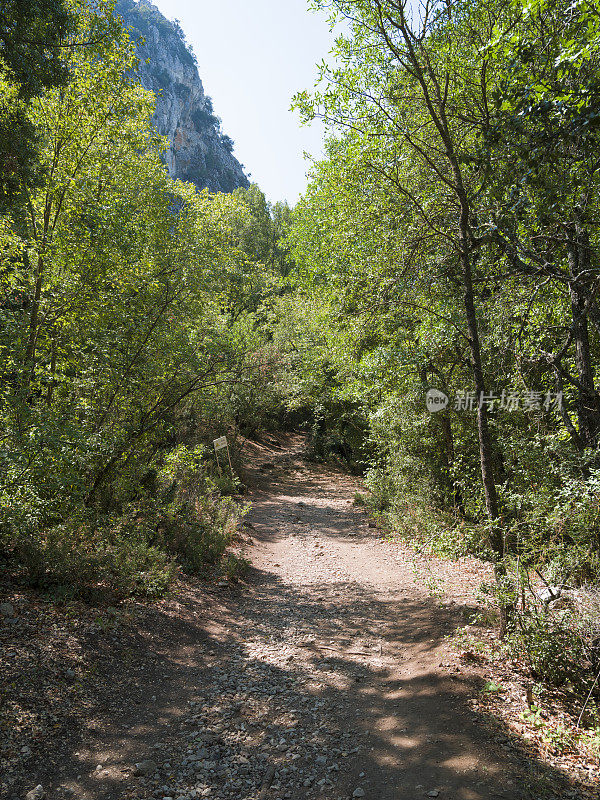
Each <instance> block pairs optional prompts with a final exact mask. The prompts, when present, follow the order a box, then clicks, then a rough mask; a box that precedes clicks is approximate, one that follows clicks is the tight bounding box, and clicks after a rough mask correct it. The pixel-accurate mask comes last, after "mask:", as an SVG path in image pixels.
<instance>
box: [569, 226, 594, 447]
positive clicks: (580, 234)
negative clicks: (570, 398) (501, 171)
mask: <svg viewBox="0 0 600 800" xmlns="http://www.w3.org/2000/svg"><path fill="white" fill-rule="evenodd" d="M567 253H568V260H569V272H570V274H571V278H572V282H571V284H570V286H569V292H570V296H571V314H572V317H573V341H574V342H575V368H576V370H577V378H578V380H579V383H580V385H581V389H580V390H579V397H578V399H577V402H576V410H577V424H578V428H579V437H580V439H581V442H582V444H583V446H584V447H596V445H597V444H598V438H599V433H600V407H599V398H598V394H597V392H596V389H595V387H594V370H593V367H592V358H591V353H590V339H589V330H588V322H587V315H586V298H585V292H584V291H582V280H581V275H582V274H583V275H587V274H589V266H590V244H589V234H588V232H587V230H586V229H585V228H583V227H582V226H580V225H579V224H575V225H573V226H572V227H571V229H570V230H569V242H568V245H567ZM584 281H585V278H584Z"/></svg>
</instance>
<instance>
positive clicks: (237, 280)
mask: <svg viewBox="0 0 600 800" xmlns="http://www.w3.org/2000/svg"><path fill="white" fill-rule="evenodd" d="M70 10H71V11H72V13H74V14H75V15H76V30H75V33H74V36H73V40H72V41H71V42H70V43H67V44H66V45H65V46H64V47H62V50H61V69H62V70H64V74H66V75H68V79H67V80H66V82H65V81H64V79H63V78H61V81H62V82H61V83H60V84H59V85H50V86H47V87H46V88H45V89H44V90H43V92H41V94H39V95H38V94H34V95H32V96H30V97H29V98H19V96H18V91H17V92H16V93H15V92H14V90H13V89H12V88H11V86H10V85H9V84H8V83H7V84H6V87H7V88H6V91H7V92H9V93H10V92H11V91H12V92H13V94H12V95H11V97H14V98H16V101H18V102H20V103H21V106H20V108H21V110H22V112H23V113H24V114H26V119H27V124H28V125H29V126H30V128H31V129H32V130H33V131H34V132H35V136H36V141H37V146H38V159H39V162H40V165H41V170H40V180H39V181H37V182H31V183H29V184H27V183H24V184H22V186H21V191H22V203H21V204H20V205H19V206H18V207H13V208H12V210H11V213H6V214H5V215H4V216H3V217H2V219H1V221H0V354H1V359H2V368H1V369H2V383H1V388H0V431H1V433H0V464H1V467H0V557H4V558H7V559H9V560H10V563H12V564H13V565H16V566H15V569H21V568H22V569H24V570H25V573H26V574H27V575H29V577H30V579H32V580H34V581H36V582H38V583H49V582H53V581H59V582H71V581H74V582H80V583H87V584H90V583H93V582H95V581H98V580H103V581H106V582H108V583H109V584H111V585H112V586H113V588H114V589H115V590H116V591H119V592H127V591H138V590H140V591H146V592H149V593H155V592H159V591H161V590H162V589H164V586H165V585H166V583H168V581H169V580H170V578H171V577H172V575H173V574H174V571H175V567H174V563H175V561H174V559H176V560H178V561H179V563H180V564H181V565H183V566H185V567H190V566H191V567H193V568H198V567H199V565H201V564H202V563H204V562H205V561H215V560H218V557H219V556H220V554H221V553H222V552H223V549H224V547H225V545H226V543H227V541H228V537H230V535H231V533H232V531H233V528H234V523H235V520H236V519H237V518H238V517H239V514H240V509H239V508H238V507H236V506H235V504H232V503H231V501H229V500H219V499H218V493H217V488H218V485H219V481H222V480H223V479H222V478H221V477H220V476H219V475H218V474H217V472H216V467H215V464H214V458H213V457H212V456H211V454H210V451H209V450H208V449H206V448H205V447H204V443H206V442H207V441H210V438H211V435H213V434H215V433H223V432H224V430H226V429H227V426H228V425H230V424H232V423H233V422H234V420H235V419H236V415H238V416H240V415H242V416H243V415H244V414H246V415H247V416H248V417H252V416H253V413H252V410H251V409H252V407H253V404H258V402H259V401H258V399H257V397H256V394H257V393H258V394H259V395H260V399H262V398H263V394H264V392H263V393H261V388H260V387H261V386H264V385H265V384H268V383H269V376H270V375H271V374H272V371H273V366H272V365H273V363H274V361H275V360H276V359H275V358H274V356H273V353H272V352H271V350H272V348H269V347H268V346H266V342H265V336H264V334H263V328H262V327H261V321H260V320H259V319H258V317H257V310H258V308H259V306H260V303H261V302H262V298H263V297H266V295H267V294H268V292H267V285H268V274H267V273H268V272H269V270H271V266H270V264H268V263H267V254H266V253H263V252H262V251H260V252H258V251H257V250H256V249H253V248H252V247H250V246H249V242H253V241H259V240H260V237H261V236H262V226H263V225H267V227H268V226H269V225H270V222H269V220H270V216H269V214H268V208H267V206H266V204H264V197H263V207H262V208H263V210H266V211H267V219H266V220H264V219H263V218H262V217H260V215H259V213H258V212H259V211H260V208H261V207H260V204H259V205H258V206H256V207H255V206H253V205H252V204H251V203H247V202H245V201H244V200H243V199H242V198H239V197H234V196H228V195H210V194H209V193H208V192H203V193H198V192H197V191H196V190H195V188H194V187H193V186H191V185H188V184H184V183H181V182H176V181H173V180H171V179H170V178H169V177H168V176H167V173H166V171H165V168H164V165H163V164H162V162H161V159H160V155H161V152H162V149H163V147H164V143H163V141H162V140H161V139H160V137H159V136H158V135H157V134H156V132H155V131H154V130H153V128H152V125H151V117H152V112H153V103H154V97H153V95H152V94H151V93H150V92H147V91H145V90H144V89H143V88H142V87H141V86H140V85H139V83H138V82H137V80H136V77H135V75H136V71H135V55H134V49H133V45H132V43H131V42H130V39H129V36H128V34H127V33H126V32H125V31H124V30H123V29H122V27H121V26H120V24H119V23H118V20H117V19H116V18H115V17H114V16H113V12H112V8H111V5H110V4H108V3H106V4H105V3H99V4H97V5H95V4H88V3H84V4H81V5H80V6H73V7H70ZM61 74H62V73H61ZM256 192H258V190H256ZM258 194H260V193H259V192H258ZM257 196H258V195H257ZM257 209H258V210H257ZM269 230H270V228H269ZM269 236H271V238H270V239H269V244H270V247H271V249H272V247H273V240H272V235H271V233H270V234H269ZM263 256H264V261H261V260H260V259H261V258H263ZM274 402H275V400H274V399H273V400H269V401H267V402H266V403H265V404H263V405H265V406H266V407H268V408H270V407H271V406H272V405H273V403H274ZM269 403H270V404H271V405H269ZM254 416H256V415H254ZM175 445H178V447H177V448H176V449H175V450H174V451H173V453H172V455H169V452H170V451H171V450H172V449H173V447H174V446H175ZM184 485H185V486H186V487H187V488H186V489H185V491H184V488H183V487H184ZM233 486H234V484H232V485H231V486H225V485H223V487H222V488H230V489H231V488H232V487H233ZM191 487H195V488H193V490H192V488H191ZM19 565H21V566H20V567H19ZM142 573H143V576H145V577H143V576H142V577H140V576H141V575H142ZM140 581H141V583H140Z"/></svg>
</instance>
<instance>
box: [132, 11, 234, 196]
mask: <svg viewBox="0 0 600 800" xmlns="http://www.w3.org/2000/svg"><path fill="white" fill-rule="evenodd" d="M116 11H117V13H118V14H119V15H120V16H121V17H122V18H123V20H124V22H125V24H126V27H127V28H129V29H130V36H131V38H132V39H133V40H134V41H135V42H136V43H137V48H138V55H139V59H140V77H141V81H142V84H143V85H144V86H145V87H146V88H147V89H151V90H152V91H153V92H154V93H155V94H156V96H157V103H156V112H155V115H154V122H155V124H156V127H157V129H158V131H159V132H160V133H161V134H163V135H164V136H166V137H167V138H168V140H169V142H170V145H169V149H168V151H167V153H166V162H167V167H168V169H169V173H170V174H171V175H172V176H173V177H174V178H180V179H181V180H184V181H190V182H191V183H194V184H196V186H198V188H200V189H203V188H205V187H208V188H209V189H210V190H211V191H216V192H231V191H233V189H235V188H237V187H238V186H248V179H247V178H246V176H245V175H244V171H243V169H242V165H241V164H240V163H239V161H238V160H237V159H236V158H235V156H234V155H233V153H232V150H233V142H232V141H231V139H230V138H229V137H228V136H226V135H225V134H224V133H223V132H222V131H221V124H220V120H219V119H218V118H217V117H216V116H215V114H214V110H213V106H212V101H211V99H210V97H208V96H207V95H206V94H205V93H204V87H203V86H202V81H201V80H200V76H199V74H198V69H197V67H196V61H195V58H194V56H193V54H192V53H191V51H190V50H189V49H188V47H187V45H186V43H185V36H184V34H183V31H182V30H181V28H180V27H179V25H178V23H177V22H169V20H167V19H166V18H165V17H164V16H163V15H162V14H161V13H160V11H159V10H158V8H156V6H154V5H152V3H150V2H148V0H139V2H135V0H118V2H117V4H116ZM142 40H143V41H142Z"/></svg>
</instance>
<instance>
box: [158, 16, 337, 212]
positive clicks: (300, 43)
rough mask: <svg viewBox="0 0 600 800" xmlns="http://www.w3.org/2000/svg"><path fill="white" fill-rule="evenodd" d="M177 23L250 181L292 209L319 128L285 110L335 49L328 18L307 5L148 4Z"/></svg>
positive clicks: (318, 145)
mask: <svg viewBox="0 0 600 800" xmlns="http://www.w3.org/2000/svg"><path fill="white" fill-rule="evenodd" d="M153 2H154V4H155V5H156V6H158V8H160V10H161V12H162V13H163V14H164V15H165V16H166V17H168V18H169V19H178V20H179V21H180V23H181V27H182V28H183V30H184V32H185V35H186V37H187V40H188V42H189V43H190V44H191V45H192V47H193V49H194V52H195V54H196V57H197V58H198V70H199V72H200V77H201V79H202V82H203V84H204V89H205V91H206V93H207V94H208V95H210V96H211V97H212V99H213V103H214V108H215V113H216V114H218V116H219V117H221V119H222V120H223V130H224V132H225V133H227V134H228V135H229V136H231V138H232V139H233V140H234V142H235V151H234V152H235V155H236V157H237V158H238V159H239V160H240V161H241V162H242V163H243V164H244V166H245V168H246V172H250V173H251V178H250V179H251V180H252V181H254V182H256V183H258V185H259V186H260V187H261V189H262V190H263V191H264V192H265V194H266V195H267V198H268V199H269V200H271V201H273V202H276V201H277V200H288V202H289V203H290V204H292V205H293V204H294V203H295V202H296V200H297V199H298V196H299V194H301V193H302V192H303V191H304V189H305V187H306V178H305V174H306V171H307V169H308V167H309V164H308V162H307V161H306V160H305V159H304V158H303V151H308V152H309V153H311V154H312V155H316V156H319V155H321V153H322V129H321V126H320V125H319V124H318V123H315V124H313V125H311V126H310V127H306V126H301V125H300V121H299V117H298V114H297V112H291V111H290V110H289V107H290V102H291V98H292V96H293V94H294V93H295V92H296V91H298V90H300V89H309V88H310V87H311V86H312V85H313V84H314V79H315V76H316V67H315V64H316V63H317V62H320V61H321V60H322V59H323V58H327V56H328V53H329V50H330V49H331V46H332V43H333V34H331V33H330V31H329V27H328V24H327V20H326V17H325V16H324V15H323V14H316V13H313V12H309V11H308V9H307V2H306V0H250V1H248V0H212V2H210V0H153Z"/></svg>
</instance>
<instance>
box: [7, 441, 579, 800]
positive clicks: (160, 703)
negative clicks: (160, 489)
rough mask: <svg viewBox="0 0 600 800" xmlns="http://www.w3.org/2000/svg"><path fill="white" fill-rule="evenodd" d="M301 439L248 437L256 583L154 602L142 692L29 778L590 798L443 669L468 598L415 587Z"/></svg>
mask: <svg viewBox="0 0 600 800" xmlns="http://www.w3.org/2000/svg"><path fill="white" fill-rule="evenodd" d="M301 445H302V443H301V440H299V439H297V440H294V441H293V442H292V443H291V445H290V443H289V442H288V446H287V447H286V448H283V447H281V445H280V444H278V443H276V440H273V439H271V440H270V443H268V444H265V445H264V446H262V447H261V446H258V445H248V448H247V452H246V455H247V458H248V459H249V462H250V464H251V466H250V467H249V468H248V470H247V474H246V475H245V479H246V481H247V483H248V484H249V486H250V487H251V493H250V498H249V499H250V500H251V501H252V504H253V509H252V511H251V514H250V516H249V517H248V525H247V527H246V530H247V531H248V533H249V534H250V537H251V539H252V543H251V544H250V542H248V545H247V552H248V555H249V556H250V557H251V559H252V564H253V566H252V570H251V575H250V578H249V582H248V585H247V586H243V587H239V588H232V589H229V588H223V587H216V588H214V589H213V590H212V591H211V590H207V589H206V587H198V586H197V587H192V588H190V589H189V590H188V591H187V594H184V595H183V596H180V597H178V599H177V600H172V601H171V602H170V603H168V604H166V605H165V607H164V608H163V609H161V610H160V611H156V610H152V609H149V610H148V611H147V616H146V618H145V623H144V624H143V625H142V626H141V628H142V631H143V630H144V629H145V630H147V632H148V633H147V639H146V640H145V641H143V642H141V643H139V647H138V649H137V652H138V658H137V659H133V662H131V661H130V662H129V663H128V664H125V665H124V669H125V670H127V671H128V672H130V673H131V675H132V680H131V688H130V691H129V692H128V693H127V694H126V695H123V693H122V689H120V690H119V693H118V696H112V698H110V695H108V696H109V698H110V699H109V700H106V703H110V707H109V708H108V709H107V710H106V713H105V714H104V716H103V715H102V713H100V712H99V713H98V716H97V717H96V718H95V719H94V718H91V719H89V720H87V721H86V724H85V725H84V727H83V729H82V730H81V734H80V741H79V744H78V746H77V750H75V749H74V748H69V746H65V748H63V751H62V752H63V755H62V757H61V758H57V757H56V754H54V756H53V760H54V762H55V763H54V767H53V769H48V768H46V769H44V768H43V767H42V766H40V767H39V768H38V769H37V771H36V768H35V767H34V768H32V771H31V776H30V784H29V787H28V788H31V787H32V786H34V785H35V784H36V783H37V782H41V783H43V784H44V786H45V787H46V788H47V789H48V797H49V798H50V800H55V799H56V800H58V799H59V798H77V800H109V799H113V800H116V798H131V799H132V800H150V798H163V799H164V798H174V799H175V798H177V799H178V800H191V798H196V797H210V798H219V800H224V799H225V798H235V800H288V798H289V799H290V800H303V799H304V798H307V799H308V798H324V799H327V800H334V799H336V798H340V799H342V798H343V799H344V800H345V799H346V798H351V797H365V798H373V800H375V799H377V800H417V798H422V797H439V798H441V800H488V799H490V798H506V800H517V798H532V800H537V799H538V798H551V797H555V798H559V797H571V798H573V797H577V796H578V795H577V793H576V792H571V793H568V792H567V793H565V794H563V792H565V791H566V790H567V789H568V786H567V784H566V782H565V781H564V780H563V779H562V777H561V776H560V775H558V773H556V774H554V773H552V772H551V771H549V770H548V769H547V768H545V767H543V766H542V765H540V764H538V763H537V762H536V761H535V760H534V759H533V758H532V757H530V756H528V755H527V754H526V753H525V752H524V751H520V750H519V747H518V745H516V744H514V743H512V742H510V740H509V739H508V738H507V737H506V736H503V735H501V731H500V732H499V731H498V729H497V728H496V729H494V728H493V727H492V726H490V725H487V724H486V721H485V720H484V719H482V717H481V716H477V715H476V713H475V712H473V711H472V710H471V709H470V707H469V704H468V699H469V697H471V696H472V695H473V694H474V693H476V692H477V690H478V687H477V683H476V680H477V676H476V674H475V673H474V672H472V673H470V672H469V671H468V670H466V671H465V670H463V671H461V672H460V673H456V672H451V671H450V670H448V669H447V668H445V667H443V666H442V664H443V663H445V661H446V660H447V650H448V644H447V641H446V637H447V635H448V634H450V633H451V632H452V631H453V630H454V629H455V627H456V626H457V625H459V624H462V623H463V621H464V618H463V616H462V611H463V609H461V608H460V607H459V606H454V607H441V606H440V604H439V602H436V601H435V600H434V599H432V598H430V597H429V596H428V594H427V593H426V591H425V590H423V589H419V588H418V587H417V585H416V584H415V581H414V575H413V570H412V565H411V564H410V563H409V562H407V561H406V562H403V563H399V562H398V561H397V560H396V559H393V558H390V555H389V549H386V548H388V546H387V545H386V544H385V543H382V542H381V540H380V538H379V537H378V535H377V532H376V531H375V530H374V529H372V528H370V527H369V526H368V522H367V518H366V516H365V514H364V512H362V511H361V510H360V509H357V508H356V507H355V506H354V505H353V504H352V497H353V494H354V489H355V485H354V482H353V481H352V479H350V478H349V477H347V476H345V475H343V474H342V473H341V472H336V471H335V470H331V469H330V468H327V469H325V468H319V467H316V466H311V465H308V464H307V463H305V462H304V460H303V458H302V452H301V449H302V448H301ZM139 635H142V636H143V633H142V634H139ZM115 642H117V640H115ZM115 647H117V643H116V644H115ZM119 652H120V651H119ZM107 691H108V690H107ZM67 745H68V742H67ZM135 764H138V767H137V768H135V767H134V765H135ZM134 772H137V773H138V774H137V775H136V774H134ZM139 773H142V774H139ZM11 796H14V797H22V796H23V795H22V794H17V795H11Z"/></svg>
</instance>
